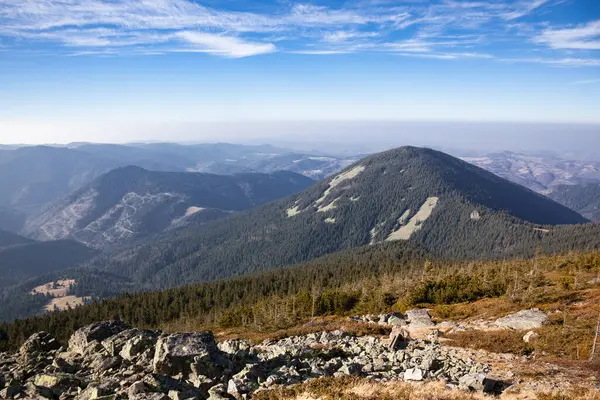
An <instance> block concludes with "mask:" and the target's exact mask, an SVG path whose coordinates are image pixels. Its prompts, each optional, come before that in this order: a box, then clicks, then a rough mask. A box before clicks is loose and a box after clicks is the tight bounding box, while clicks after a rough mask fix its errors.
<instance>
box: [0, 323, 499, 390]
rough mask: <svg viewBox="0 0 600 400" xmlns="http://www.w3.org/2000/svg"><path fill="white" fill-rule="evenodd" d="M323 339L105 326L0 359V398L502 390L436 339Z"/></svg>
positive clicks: (35, 340) (39, 342)
mask: <svg viewBox="0 0 600 400" xmlns="http://www.w3.org/2000/svg"><path fill="white" fill-rule="evenodd" d="M404 333H405V332H404V331H401V332H400V331H396V333H395V337H394V338H392V339H393V340H391V341H390V340H386V339H380V338H377V337H373V336H364V337H356V336H353V335H351V334H349V333H347V332H343V331H334V332H320V333H313V334H308V335H304V336H296V337H289V338H286V339H282V340H279V341H271V342H265V343H262V344H260V345H257V346H253V345H251V344H250V343H248V342H246V341H242V340H231V341H227V342H223V343H219V344H217V343H216V341H215V337H214V336H213V334H212V333H211V332H195V333H176V334H165V333H161V332H158V331H148V330H140V329H135V328H130V327H128V326H126V325H125V324H123V323H122V322H119V321H107V322H99V323H95V324H93V325H89V326H87V327H84V328H82V329H80V330H78V331H76V332H75V333H74V334H73V335H72V337H71V338H70V340H69V343H68V347H67V348H65V347H62V346H61V345H60V344H59V343H58V342H57V341H56V340H55V339H54V338H53V337H51V336H50V335H49V334H47V333H44V332H40V333H37V334H35V335H33V336H32V337H30V338H29V339H28V340H27V341H26V343H25V344H23V346H22V347H21V348H20V350H19V351H18V352H17V353H16V354H2V355H1V356H0V388H2V391H1V392H0V397H2V398H20V399H25V398H39V399H74V398H77V399H101V398H102V399H126V398H130V399H212V400H217V399H234V398H235V399H240V398H250V397H251V396H252V393H255V392H257V391H260V390H265V389H269V388H273V387H275V386H277V385H291V384H295V383H300V382H303V381H306V380H309V379H312V378H319V377H328V376H333V377H343V376H360V377H365V378H371V379H374V380H377V381H392V380H406V381H423V380H443V381H445V382H447V383H448V384H449V385H452V386H458V387H460V388H463V389H465V390H473V391H493V390H497V389H498V388H499V387H500V386H501V384H502V383H501V382H497V381H495V380H493V379H490V378H489V377H487V376H486V374H488V373H489V371H490V367H489V366H488V365H485V364H481V363H477V362H475V361H473V360H472V359H470V358H469V357H468V355H467V354H466V353H464V352H462V351H461V350H458V349H451V348H446V347H442V346H441V345H440V344H439V343H438V342H437V341H436V340H434V339H432V340H425V339H416V340H406V341H404V336H402V334H404Z"/></svg>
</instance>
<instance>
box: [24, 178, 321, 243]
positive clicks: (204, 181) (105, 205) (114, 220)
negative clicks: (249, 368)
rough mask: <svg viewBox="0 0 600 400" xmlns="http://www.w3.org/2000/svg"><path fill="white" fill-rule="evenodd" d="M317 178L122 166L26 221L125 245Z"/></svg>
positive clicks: (53, 234)
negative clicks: (162, 170)
mask: <svg viewBox="0 0 600 400" xmlns="http://www.w3.org/2000/svg"><path fill="white" fill-rule="evenodd" d="M313 183H314V182H313V181H312V180H311V179H309V178H307V177H305V176H302V175H298V174H294V173H291V172H275V173H272V174H236V175H231V176H220V175H213V174H202V173H188V172H158V171H148V170H145V169H142V168H139V167H133V166H130V167H124V168H119V169H116V170H113V171H111V172H108V173H106V174H104V175H102V176H101V177H99V178H98V179H96V180H95V181H94V182H92V183H91V184H88V185H86V186H85V187H83V188H81V189H80V190H78V191H77V192H75V193H74V194H72V195H70V196H68V197H66V198H65V199H63V200H61V201H59V202H57V203H56V204H54V205H53V206H51V207H49V208H47V209H45V210H43V211H42V212H41V213H39V214H38V215H35V216H33V217H32V218H30V219H29V220H28V221H27V225H26V227H25V230H24V232H25V233H26V234H27V235H28V236H30V237H34V238H36V239H40V240H56V239H65V238H73V239H75V240H78V241H80V242H82V243H85V244H88V245H90V246H93V247H103V246H105V245H110V244H119V245H122V244H124V243H125V242H126V241H131V240H134V239H139V238H141V237H144V236H148V235H151V234H154V233H159V232H162V231H165V230H167V229H170V228H173V227H180V226H184V225H187V224H188V223H190V221H188V220H192V221H193V222H194V224H195V225H196V226H197V225H200V224H201V223H206V222H209V221H212V220H214V219H219V218H223V217H225V216H229V215H230V214H231V213H232V212H238V211H243V210H248V209H250V208H252V207H254V206H256V205H259V204H263V203H266V202H269V201H272V200H276V199H280V198H282V197H286V196H289V195H290V194H292V193H294V192H297V191H299V190H303V189H305V188H307V187H308V186H310V185H312V184H313Z"/></svg>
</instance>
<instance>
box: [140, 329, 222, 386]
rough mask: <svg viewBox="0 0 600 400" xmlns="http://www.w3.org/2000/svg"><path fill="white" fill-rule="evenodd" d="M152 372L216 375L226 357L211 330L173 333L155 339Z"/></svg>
mask: <svg viewBox="0 0 600 400" xmlns="http://www.w3.org/2000/svg"><path fill="white" fill-rule="evenodd" d="M152 365H153V368H154V372H155V373H157V374H165V375H169V376H176V375H181V376H183V377H185V378H186V379H187V378H188V377H189V376H190V375H191V374H192V373H194V374H201V375H204V376H207V377H209V378H219V377H221V376H222V374H223V371H224V370H225V369H226V368H228V367H229V360H228V359H227V358H226V357H225V355H224V353H223V352H221V350H219V348H218V347H217V343H216V342H215V337H214V336H213V334H212V332H194V333H176V334H172V335H168V336H163V337H161V338H159V339H158V342H157V343H156V349H155V352H154V360H153V363H152Z"/></svg>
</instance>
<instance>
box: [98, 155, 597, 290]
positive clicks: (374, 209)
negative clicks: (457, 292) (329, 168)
mask: <svg viewBox="0 0 600 400" xmlns="http://www.w3.org/2000/svg"><path fill="white" fill-rule="evenodd" d="M583 222H586V220H585V219H584V218H583V217H581V216H580V215H579V214H577V213H575V212H573V211H571V210H569V209H567V208H566V207H564V206H561V205H559V204H557V203H555V202H553V201H551V200H549V199H547V198H545V197H543V196H541V195H539V194H536V193H534V192H532V191H531V190H528V189H526V188H523V187H521V186H518V185H516V184H514V183H511V182H508V181H506V180H504V179H502V178H499V177H497V176H495V175H493V174H491V173H489V172H487V171H484V170H482V169H480V168H477V167H475V166H473V165H470V164H468V163H466V162H463V161H461V160H458V159H456V158H454V157H451V156H449V155H446V154H444V153H440V152H437V151H434V150H429V149H419V148H413V147H403V148H400V149H396V150H392V151H388V152H385V153H381V154H377V155H374V156H371V157H368V158H366V159H364V160H362V161H360V162H359V163H357V164H355V165H353V166H351V167H350V168H348V169H347V170H346V171H344V172H342V173H340V174H338V175H337V176H335V177H332V178H330V179H328V180H326V181H324V182H321V183H319V184H317V185H314V186H312V187H311V188H309V189H307V190H305V191H303V192H300V193H298V194H296V195H295V196H292V197H291V198H289V199H285V200H281V201H278V202H274V203H271V204H268V205H265V206H263V207H259V208H258V209H256V210H252V211H250V212H246V213H242V214H239V215H237V216H233V217H231V218H227V219H226V220H221V221H216V222H213V223H211V224H209V225H208V226H206V229H196V228H195V227H194V226H190V227H188V228H187V229H184V230H181V231H177V232H173V233H170V234H169V235H168V236H166V235H165V236H163V237H161V238H160V239H159V240H155V241H153V242H151V243H148V244H145V245H140V246H137V247H135V248H130V249H127V250H124V251H122V252H120V253H118V254H117V255H116V256H110V257H107V256H101V257H99V258H97V259H95V260H93V262H91V263H90V266H91V267H96V268H98V269H105V270H107V271H108V272H111V273H115V274H122V275H124V276H126V277H128V278H132V279H134V280H135V281H137V282H138V283H139V285H140V287H143V288H147V287H152V288H156V287H167V286H178V285H181V284H185V283H189V282H197V281H208V280H214V279H219V278H225V277H228V276H235V275H242V274H247V273H252V272H255V271H259V270H264V269H270V268H275V267H278V266H283V265H287V264H293V263H298V262H302V261H306V260H310V259H312V258H315V257H318V256H321V255H324V254H328V253H332V252H336V251H339V250H343V249H347V248H352V247H358V246H362V245H366V244H369V243H378V242H383V241H394V240H410V241H411V242H414V243H416V244H422V245H424V246H425V247H426V248H427V249H428V250H429V251H431V252H432V253H433V254H434V255H438V256H444V257H467V258H482V257H504V256H506V255H509V254H515V253H519V254H520V253H524V252H527V251H531V250H532V249H534V248H535V245H537V244H539V243H540V241H541V240H542V239H543V238H544V236H551V235H553V233H552V232H546V230H545V229H544V230H540V229H538V226H539V225H556V224H578V223H583Z"/></svg>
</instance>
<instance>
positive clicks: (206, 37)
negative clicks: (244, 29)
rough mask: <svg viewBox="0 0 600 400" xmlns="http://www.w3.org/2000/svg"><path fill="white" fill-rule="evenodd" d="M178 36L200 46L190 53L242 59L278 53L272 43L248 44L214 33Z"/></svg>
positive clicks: (190, 33) (180, 34)
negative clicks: (200, 52)
mask: <svg viewBox="0 0 600 400" xmlns="http://www.w3.org/2000/svg"><path fill="white" fill-rule="evenodd" d="M177 36H178V37H180V38H181V39H183V40H185V41H187V42H189V43H191V44H193V45H194V46H198V48H194V49H187V50H189V51H203V52H207V53H216V54H220V55H223V56H226V57H233V58H240V57H248V56H255V55H258V54H267V53H273V52H274V51H276V47H275V45H273V44H272V43H257V42H248V41H244V40H241V39H239V38H236V37H228V36H222V35H216V34H212V33H205V32H189V31H186V32H179V33H177ZM182 51H186V49H182Z"/></svg>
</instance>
